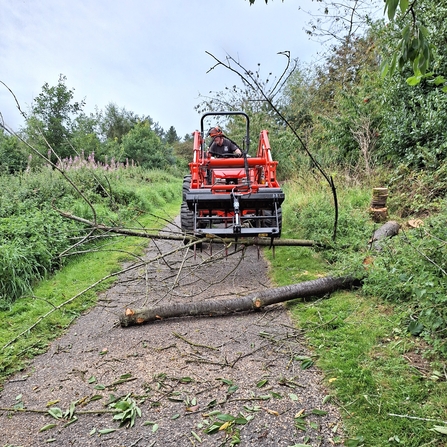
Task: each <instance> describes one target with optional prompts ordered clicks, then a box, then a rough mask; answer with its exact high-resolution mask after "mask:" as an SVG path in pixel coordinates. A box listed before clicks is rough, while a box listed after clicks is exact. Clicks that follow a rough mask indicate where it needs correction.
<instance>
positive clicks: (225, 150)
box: [208, 137, 240, 158]
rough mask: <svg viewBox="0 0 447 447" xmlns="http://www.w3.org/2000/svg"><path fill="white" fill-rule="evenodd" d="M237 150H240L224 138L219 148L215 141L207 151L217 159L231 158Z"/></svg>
mask: <svg viewBox="0 0 447 447" xmlns="http://www.w3.org/2000/svg"><path fill="white" fill-rule="evenodd" d="M237 149H239V150H240V148H239V147H238V146H237V144H236V143H234V142H233V141H231V140H229V139H228V138H225V137H224V139H223V142H222V146H219V145H218V144H217V143H216V142H215V141H213V142H212V143H211V145H210V147H209V149H208V150H209V152H210V153H211V155H212V156H213V157H217V158H219V157H225V156H231V155H232V154H233V153H234V152H235V151H236V150H237Z"/></svg>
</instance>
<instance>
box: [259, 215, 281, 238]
mask: <svg viewBox="0 0 447 447" xmlns="http://www.w3.org/2000/svg"><path fill="white" fill-rule="evenodd" d="M277 213H278V228H279V235H281V230H282V209H281V208H278V209H277ZM264 216H266V219H263V221H262V225H263V226H264V227H270V228H271V227H275V226H276V222H275V218H274V217H273V213H272V211H270V210H264ZM267 216H268V217H267Z"/></svg>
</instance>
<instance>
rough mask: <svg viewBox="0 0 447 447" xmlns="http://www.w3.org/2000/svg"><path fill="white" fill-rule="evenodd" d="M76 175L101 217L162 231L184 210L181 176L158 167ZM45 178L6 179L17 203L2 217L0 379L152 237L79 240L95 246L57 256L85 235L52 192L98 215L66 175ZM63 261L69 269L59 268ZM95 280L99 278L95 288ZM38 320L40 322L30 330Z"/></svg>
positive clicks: (6, 193)
mask: <svg viewBox="0 0 447 447" xmlns="http://www.w3.org/2000/svg"><path fill="white" fill-rule="evenodd" d="M53 176H54V178H53ZM71 176H72V178H73V179H74V181H75V182H76V184H77V185H80V188H81V189H83V192H84V193H85V194H86V195H87V196H88V199H89V200H90V201H91V203H92V204H93V205H94V207H95V210H96V212H97V216H96V217H97V218H98V220H99V221H100V222H101V223H105V224H111V225H114V226H116V225H123V226H124V225H126V226H127V227H129V226H132V227H134V228H145V229H153V230H157V229H159V228H161V227H163V226H165V225H166V221H167V220H169V219H170V218H172V217H173V216H175V215H176V214H177V213H178V211H179V207H180V201H181V179H178V178H174V177H172V176H169V175H167V174H166V173H163V172H160V171H143V170H140V169H135V170H132V171H131V170H128V171H126V172H122V171H121V172H115V173H113V174H112V175H109V176H108V177H107V178H105V177H102V176H101V172H97V173H95V174H94V175H92V173H91V172H90V173H89V172H81V171H78V172H74V173H71ZM46 177H47V179H46V180H45V175H43V173H36V174H35V175H29V176H26V177H25V176H24V177H22V178H19V177H10V182H9V187H8V185H7V182H6V181H4V182H3V184H4V186H5V188H4V189H3V191H2V198H5V197H7V198H8V199H9V200H10V201H11V202H13V203H14V202H15V203H16V207H15V208H14V207H13V206H9V207H8V208H4V209H3V215H2V216H0V224H2V225H3V230H4V231H2V236H1V240H0V241H1V244H0V249H1V250H0V254H1V256H2V267H3V269H2V271H3V276H2V287H1V293H2V294H3V299H2V306H1V309H0V322H1V323H0V365H1V366H0V383H1V382H2V380H4V379H5V377H7V376H8V375H10V374H12V373H14V372H17V371H19V370H20V369H22V368H23V367H25V365H26V364H27V361H28V360H29V359H31V358H32V357H33V356H34V355H36V354H38V353H41V352H43V351H45V350H46V349H47V346H48V343H49V341H51V340H52V339H54V338H55V337H57V336H58V335H60V334H61V333H62V331H63V330H64V329H65V328H66V327H68V326H69V325H70V323H71V322H72V321H73V320H74V319H75V318H76V317H77V316H78V315H80V313H82V312H83V311H84V310H86V309H88V308H90V307H91V306H92V305H93V304H94V303H95V302H96V297H97V294H98V292H100V291H102V290H105V289H107V288H108V287H110V285H111V283H112V282H113V281H114V279H115V278H114V277H113V276H112V277H109V278H107V279H105V280H102V279H103V278H106V277H108V276H109V275H111V274H113V273H115V272H118V271H119V269H120V265H121V263H122V262H123V261H124V260H127V259H131V258H132V257H133V256H135V255H137V254H141V253H142V251H143V249H144V247H145V246H146V245H147V244H148V241H147V240H146V239H141V238H135V237H134V238H132V237H114V238H109V239H107V240H103V241H102V242H98V241H97V242H94V243H90V244H89V245H88V246H81V247H77V248H78V249H79V250H81V251H89V250H90V252H88V253H86V254H82V255H76V254H74V255H71V256H69V257H67V258H63V259H60V258H57V257H56V256H55V255H56V254H59V253H60V252H62V251H63V250H64V249H66V248H68V247H69V246H70V245H71V244H72V243H73V242H74V241H76V240H77V239H76V238H74V237H79V236H80V235H82V234H85V230H84V229H83V228H82V226H80V225H79V224H78V225H72V223H71V221H69V220H66V219H65V220H64V219H63V218H62V217H61V216H59V215H58V214H57V213H56V212H55V211H51V210H49V209H48V205H47V202H48V200H50V198H51V197H53V200H55V202H54V203H57V206H58V207H59V208H62V209H63V210H66V211H70V212H72V213H74V214H77V215H79V216H80V217H84V218H86V219H90V220H92V219H93V215H92V209H91V207H90V206H89V205H88V204H86V202H85V201H83V200H81V199H80V198H79V197H76V192H75V191H73V189H72V188H71V189H70V188H68V189H65V188H66V181H64V180H63V179H61V178H60V176H57V174H56V173H54V172H52V171H48V172H47V173H46ZM101 178H102V181H101ZM2 180H5V178H3V179H2ZM89 182H90V183H89ZM98 182H100V183H101V182H103V183H104V185H105V186H106V187H107V192H104V190H102V189H101V188H98ZM11 185H12V186H11ZM47 185H50V187H47ZM58 186H59V187H60V189H59V190H58V189H57V187H58ZM30 187H32V188H34V189H35V188H37V189H38V193H34V194H33V192H32V189H30ZM88 188H90V189H88ZM92 188H93V189H94V190H95V191H96V193H95V194H93V193H92ZM60 191H63V194H61V193H60ZM19 197H22V199H23V200H25V201H27V207H26V208H25V209H22V207H21V206H19V201H18V198H19ZM27 197H28V198H27ZM55 197H56V199H54V198H55ZM2 203H3V202H2ZM155 216H158V217H155ZM30 236H32V237H30ZM8 250H9V251H8ZM20 250H21V251H20ZM20 255H21V256H20ZM42 259H44V261H42ZM6 260H9V262H6ZM53 264H54V265H55V268H54V269H53V268H52V267H51V266H52V265H53ZM61 265H63V266H64V268H63V269H61V270H58V267H59V266H61ZM6 269H9V270H10V271H9V272H8V271H7V270H6ZM5 272H6V273H5ZM101 280H102V281H101ZM95 283H98V284H97V285H95V286H94V287H92V288H91V289H90V286H91V285H92V284H95ZM87 289H89V290H88V291H86V292H85V293H83V294H82V295H81V296H79V297H78V298H76V299H75V300H73V302H71V303H69V304H67V305H64V306H63V307H61V309H60V310H57V311H56V312H53V313H52V314H51V315H49V316H48V317H45V318H44V319H42V321H40V322H38V321H39V320H40V319H41V317H42V316H43V315H45V314H46V313H48V312H50V311H51V310H53V309H54V308H55V307H58V306H60V305H61V304H62V303H64V302H66V301H67V300H69V299H70V298H71V297H74V296H76V295H78V294H80V293H81V292H82V291H85V290H87ZM35 322H38V325H37V326H36V328H35V329H32V330H29V331H28V328H30V327H31V326H32V325H33V324H34V323H35ZM22 333H23V334H22ZM16 338H17V339H16ZM13 340H14V341H13ZM11 341H13V342H12V343H11Z"/></svg>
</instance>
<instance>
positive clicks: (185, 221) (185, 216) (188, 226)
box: [180, 202, 194, 234]
mask: <svg viewBox="0 0 447 447" xmlns="http://www.w3.org/2000/svg"><path fill="white" fill-rule="evenodd" d="M180 226H181V228H182V231H184V232H185V233H188V234H192V233H194V213H193V212H192V211H191V210H190V209H189V208H188V204H187V203H186V202H183V203H182V206H181V208H180Z"/></svg>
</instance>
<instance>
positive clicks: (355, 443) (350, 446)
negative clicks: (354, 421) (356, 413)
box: [344, 436, 364, 447]
mask: <svg viewBox="0 0 447 447" xmlns="http://www.w3.org/2000/svg"><path fill="white" fill-rule="evenodd" d="M363 442H364V439H363V436H358V437H355V438H351V439H347V440H346V441H345V443H344V445H345V446H346V447H359V446H360V445H362V444H363Z"/></svg>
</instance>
